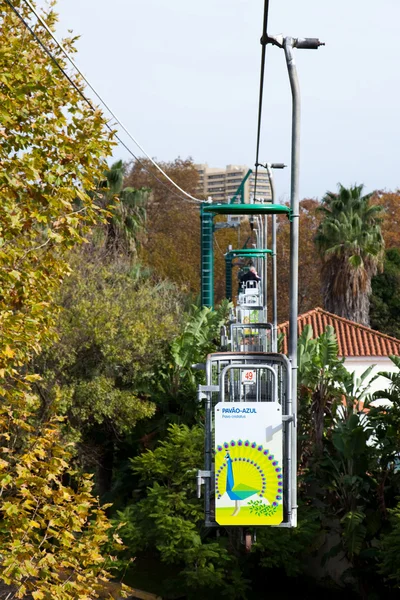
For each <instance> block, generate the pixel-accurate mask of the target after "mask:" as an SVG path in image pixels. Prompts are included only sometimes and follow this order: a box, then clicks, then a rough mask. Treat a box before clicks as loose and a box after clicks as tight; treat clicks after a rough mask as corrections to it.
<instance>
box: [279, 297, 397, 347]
mask: <svg viewBox="0 0 400 600" xmlns="http://www.w3.org/2000/svg"><path fill="white" fill-rule="evenodd" d="M297 324H298V334H299V335H301V333H302V332H303V329H304V327H305V325H311V327H312V328H313V332H314V337H318V336H320V335H321V334H322V333H323V332H324V331H325V328H326V327H327V325H332V327H333V328H334V330H335V332H336V337H337V340H338V345H339V356H344V357H346V356H388V355H389V354H396V355H400V340H398V339H396V338H394V337H391V336H390V335H386V334H384V333H379V331H375V330H374V329H370V328H369V327H366V326H365V325H360V324H359V323H355V322H354V321H350V320H349V319H344V318H343V317H338V316H337V315H334V314H332V313H330V312H327V311H326V310H323V309H322V308H314V310H310V311H309V312H306V313H304V314H302V315H299V317H298V320H297ZM288 330H289V321H286V322H285V323H281V324H280V325H279V326H278V333H283V334H284V336H285V337H284V340H283V348H282V352H284V353H285V354H287V351H288V346H287V339H288Z"/></svg>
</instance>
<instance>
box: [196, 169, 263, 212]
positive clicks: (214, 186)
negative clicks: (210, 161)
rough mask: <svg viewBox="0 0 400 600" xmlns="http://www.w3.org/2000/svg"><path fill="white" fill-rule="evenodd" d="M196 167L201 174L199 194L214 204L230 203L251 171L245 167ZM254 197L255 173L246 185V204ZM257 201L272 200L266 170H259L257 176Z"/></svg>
mask: <svg viewBox="0 0 400 600" xmlns="http://www.w3.org/2000/svg"><path fill="white" fill-rule="evenodd" d="M195 166H196V169H197V172H198V174H199V187H198V194H199V195H200V194H201V195H202V196H205V197H206V198H208V197H209V196H211V198H212V199H213V202H229V200H230V199H231V198H232V197H233V196H234V195H235V193H236V190H237V189H238V187H239V185H240V184H241V183H242V181H243V178H244V177H245V175H246V173H247V172H248V170H249V167H246V166H245V165H227V166H226V168H225V169H216V168H213V167H209V166H208V165H207V164H204V165H195ZM253 195H254V172H253V173H252V174H251V175H250V177H249V178H248V179H247V181H246V183H245V186H244V202H245V203H247V204H248V203H249V202H250V198H252V197H253ZM257 200H258V201H264V202H267V201H270V200H271V187H270V184H269V178H268V174H267V172H266V171H265V170H264V169H259V171H258V175H257Z"/></svg>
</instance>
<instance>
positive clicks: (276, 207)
mask: <svg viewBox="0 0 400 600" xmlns="http://www.w3.org/2000/svg"><path fill="white" fill-rule="evenodd" d="M201 210H202V211H203V212H205V213H213V214H215V215H254V214H255V215H287V216H288V217H289V219H290V218H291V216H292V211H291V209H290V208H289V206H284V205H283V204H206V203H204V204H202V205H201Z"/></svg>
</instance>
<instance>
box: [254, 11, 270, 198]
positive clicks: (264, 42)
mask: <svg viewBox="0 0 400 600" xmlns="http://www.w3.org/2000/svg"><path fill="white" fill-rule="evenodd" d="M268 13H269V0H264V18H263V31H262V36H261V39H260V43H261V46H262V49H261V72H260V94H259V100H258V126H257V146H256V162H255V167H256V171H255V176H254V202H255V201H256V195H257V176H258V167H259V153H260V137H261V118H262V104H263V92H264V73H265V56H266V48H267V39H268V33H267V28H268Z"/></svg>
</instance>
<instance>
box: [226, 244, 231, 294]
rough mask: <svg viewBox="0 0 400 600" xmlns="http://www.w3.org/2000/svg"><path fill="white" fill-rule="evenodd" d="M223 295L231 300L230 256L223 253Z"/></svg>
mask: <svg viewBox="0 0 400 600" xmlns="http://www.w3.org/2000/svg"><path fill="white" fill-rule="evenodd" d="M225 296H226V298H227V299H228V300H229V302H232V256H230V255H229V254H225Z"/></svg>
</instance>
